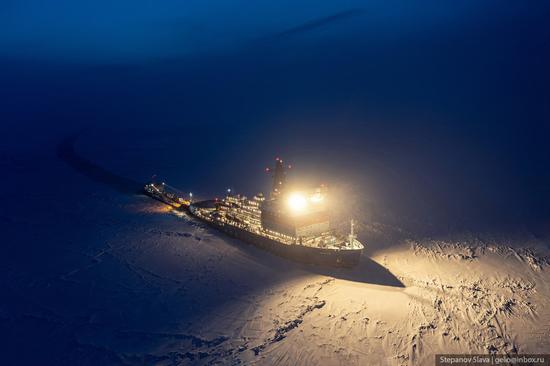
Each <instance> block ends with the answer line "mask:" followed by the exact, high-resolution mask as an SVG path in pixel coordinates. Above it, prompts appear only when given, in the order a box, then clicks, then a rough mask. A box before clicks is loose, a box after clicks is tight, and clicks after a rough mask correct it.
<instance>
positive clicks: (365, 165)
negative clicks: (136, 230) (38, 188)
mask: <svg viewBox="0 0 550 366" xmlns="http://www.w3.org/2000/svg"><path fill="white" fill-rule="evenodd" d="M548 19H550V7H549V6H547V5H545V4H544V2H534V1H533V2H521V1H516V2H511V1H462V2H450V1H449V2H440V1H427V2H415V3H414V4H412V3H410V2H406V1H403V2H398V3H392V4H391V5H390V4H388V3H387V2H383V1H380V2H360V1H346V2H323V1H300V2H297V1H279V2H242V1H239V2H235V1H231V2H230V1H216V2H203V1H186V2H182V1H165V2H161V3H159V2H157V1H126V0H125V1H117V2H113V1H103V0H101V1H93V2H87V3H82V2H74V1H55V2H47V1H37V0H35V1H7V2H6V1H4V2H2V5H0V30H1V32H0V60H1V61H0V85H1V89H0V102H1V103H2V118H1V119H2V126H1V131H0V132H1V133H2V134H3V138H2V140H1V144H2V145H1V146H2V151H3V153H5V154H7V153H8V152H13V151H16V152H18V153H29V154H32V153H33V152H34V153H36V154H40V152H41V151H46V150H47V151H54V150H55V148H54V147H55V144H56V142H57V141H59V140H61V139H62V138H64V137H65V136H67V135H68V134H72V133H75V132H78V131H84V132H82V137H81V140H80V142H79V144H80V145H79V149H81V150H82V151H83V153H86V154H88V156H90V157H93V158H94V159H95V160H99V162H101V163H102V164H104V165H105V166H107V167H109V168H110V169H113V170H114V171H117V172H119V173H120V174H122V175H125V176H129V177H131V178H132V179H136V180H146V179H147V177H148V176H149V175H151V174H153V173H157V174H160V175H162V176H165V177H167V179H169V180H170V181H171V182H174V185H178V186H186V188H187V187H191V188H192V189H194V190H198V191H200V190H202V191H204V192H205V193H207V194H215V192H217V191H222V190H223V189H224V187H225V186H226V185H232V186H235V187H237V189H240V190H242V191H244V192H247V193H253V192H254V190H256V189H257V187H258V186H259V185H261V186H262V187H265V185H266V181H265V177H262V176H261V171H262V168H263V166H264V165H265V164H267V163H268V162H269V161H270V160H271V159H272V158H273V157H274V156H275V155H281V156H284V157H287V158H288V159H289V160H290V161H292V162H293V163H294V165H295V166H296V167H297V168H299V169H297V172H296V175H298V174H301V178H300V179H303V180H305V179H306V178H309V179H310V180H311V181H320V180H323V181H329V182H330V183H331V184H333V185H334V186H336V187H348V186H351V187H353V188H352V190H354V191H355V192H357V191H359V192H363V193H364V195H361V196H362V197H366V201H368V202H369V205H372V206H368V207H371V208H372V210H373V211H374V212H381V211H385V210H388V211H391V212H394V213H396V215H397V216H398V217H408V216H420V217H422V215H424V216H426V217H427V216H430V218H429V219H427V220H428V221H430V222H436V223H437V222H438V221H437V220H441V222H448V221H460V222H462V221H464V220H466V221H468V220H469V219H471V220H472V221H476V220H477V221H479V220H480V218H484V220H485V219H486V220H488V221H496V222H498V223H506V224H509V223H510V222H512V223H516V224H517V223H519V224H527V225H530V224H531V223H532V222H535V221H536V222H537V227H540V225H539V224H541V225H542V226H544V225H547V223H548V217H550V211H549V210H548V203H549V196H550V193H549V182H550V175H549V174H550V173H549V170H548V166H549V164H548V163H549V160H550V159H549V150H550V148H549V147H548V142H547V140H548V132H549V129H550V128H549V122H548V121H549V120H550V105H549V103H550V102H549V100H550V91H549V87H548V85H550V72H549V71H548V65H549V64H550V57H549V53H550V52H549V48H550V26H549V22H548ZM25 174H29V176H30V177H32V172H26V173H25ZM365 206H367V204H365ZM434 220H435V221H434Z"/></svg>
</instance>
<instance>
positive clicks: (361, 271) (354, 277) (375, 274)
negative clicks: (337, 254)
mask: <svg viewBox="0 0 550 366" xmlns="http://www.w3.org/2000/svg"><path fill="white" fill-rule="evenodd" d="M306 269H307V270H308V271H311V272H314V273H317V274H321V275H325V276H330V277H334V278H338V279H341V280H347V281H354V282H362V283H370V284H373V285H381V286H393V287H405V285H404V284H403V283H402V282H401V281H400V280H399V279H398V278H397V277H395V276H394V275H393V274H392V273H391V272H390V271H389V270H388V269H386V268H385V267H384V266H382V265H380V264H378V263H376V262H375V261H373V260H372V259H370V258H369V257H367V256H366V255H363V256H362V257H361V262H359V264H358V265H357V266H355V267H353V268H325V267H317V266H314V267H307V268H306Z"/></svg>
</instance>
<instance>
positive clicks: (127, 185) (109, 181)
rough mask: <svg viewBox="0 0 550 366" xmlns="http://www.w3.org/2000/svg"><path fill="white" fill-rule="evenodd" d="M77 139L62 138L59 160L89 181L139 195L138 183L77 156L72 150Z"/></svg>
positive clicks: (139, 185)
mask: <svg viewBox="0 0 550 366" xmlns="http://www.w3.org/2000/svg"><path fill="white" fill-rule="evenodd" d="M77 138H78V134H73V135H70V136H68V137H66V138H64V139H63V140H62V141H61V142H60V143H59V144H58V145H57V148H56V153H57V156H58V157H59V158H60V159H61V160H63V161H64V162H66V163H67V164H69V165H70V166H71V167H72V168H74V169H75V170H76V171H78V172H79V173H81V174H83V175H85V176H86V177H88V178H90V179H91V180H93V181H95V182H98V183H102V184H105V185H108V186H110V187H111V188H113V189H115V190H117V191H118V192H120V193H124V194H136V193H140V191H141V184H140V183H138V182H136V181H134V180H131V179H128V178H125V177H122V176H120V175H117V174H115V173H113V172H110V171H108V170H106V169H105V168H102V167H101V166H99V165H97V164H95V163H94V162H92V161H90V160H88V159H86V158H84V157H82V156H80V155H78V153H77V152H76V151H75V148H74V145H75V142H76V140H77Z"/></svg>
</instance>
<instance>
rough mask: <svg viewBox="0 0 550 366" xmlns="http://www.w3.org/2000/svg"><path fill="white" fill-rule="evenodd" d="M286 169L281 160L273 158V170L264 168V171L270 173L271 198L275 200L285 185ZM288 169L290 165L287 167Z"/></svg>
mask: <svg viewBox="0 0 550 366" xmlns="http://www.w3.org/2000/svg"><path fill="white" fill-rule="evenodd" d="M286 168H287V167H285V166H284V165H283V159H280V158H275V168H266V169H265V171H266V172H268V173H272V175H273V184H272V187H271V198H277V197H278V196H279V195H280V194H281V192H282V191H283V189H284V186H285V183H286ZM288 168H289V169H290V165H289V166H288Z"/></svg>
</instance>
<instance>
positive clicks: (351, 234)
mask: <svg viewBox="0 0 550 366" xmlns="http://www.w3.org/2000/svg"><path fill="white" fill-rule="evenodd" d="M356 238H357V235H355V220H354V219H351V221H350V232H349V243H350V244H353V242H354V240H355V239H356Z"/></svg>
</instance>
